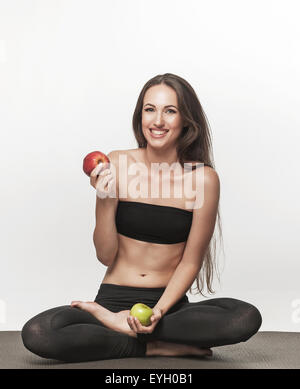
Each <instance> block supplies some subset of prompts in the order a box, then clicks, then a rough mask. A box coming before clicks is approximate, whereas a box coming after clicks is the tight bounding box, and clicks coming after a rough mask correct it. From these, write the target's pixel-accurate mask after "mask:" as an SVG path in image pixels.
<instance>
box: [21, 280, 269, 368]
mask: <svg viewBox="0 0 300 389" xmlns="http://www.w3.org/2000/svg"><path fill="white" fill-rule="evenodd" d="M164 290H165V288H140V287H139V288H136V287H132V286H121V285H114V284H103V283H102V284H101V285H100V288H99V291H98V294H97V296H96V298H95V300H94V301H96V302H97V303H99V304H100V305H102V306H104V307H105V308H107V309H109V310H110V311H112V312H119V311H122V310H125V309H130V308H131V307H132V305H134V304H135V303H137V302H142V303H144V304H147V305H149V306H150V307H151V308H152V307H154V305H155V304H156V302H157V301H158V300H159V298H160V296H161V295H162V294H163V292H164ZM261 323H262V317H261V314H260V312H259V310H258V309H257V308H256V307H255V306H253V305H251V304H250V303H247V302H245V301H241V300H237V299H234V298H229V297H222V298H212V299H208V300H203V301H199V302H189V300H188V297H187V295H184V296H183V297H182V298H181V299H180V300H179V301H178V302H177V303H176V304H175V305H173V307H171V309H169V311H167V312H166V314H165V315H164V316H163V317H162V318H161V320H160V321H159V322H158V324H157V325H156V327H155V329H154V331H153V332H152V333H151V334H138V337H137V338H134V337H132V336H129V335H126V334H123V333H120V332H117V331H113V330H112V329H110V328H107V327H105V326H104V325H103V324H102V323H101V322H100V321H99V320H97V319H96V318H95V317H94V316H93V315H92V314H90V313H89V312H87V311H83V310H81V309H80V308H77V307H71V306H70V305H62V306H58V307H55V308H52V309H48V310H46V311H44V312H41V313H39V314H37V315H36V316H34V317H33V318H31V319H30V320H29V321H28V322H26V323H25V325H24V326H23V328H22V332H21V336H22V340H23V343H24V346H25V347H26V348H27V349H28V350H30V351H31V352H33V353H34V354H36V355H39V356H40V357H43V358H50V359H56V360H60V361H65V362H83V361H93V360H101V359H114V358H130V357H144V356H145V354H146V344H147V342H149V341H151V340H162V341H166V342H174V343H182V344H188V345H194V346H198V347H205V348H208V347H217V346H223V345H227V344H234V343H239V342H245V341H246V340H248V339H249V338H250V337H251V336H253V335H254V334H255V333H256V332H257V331H258V330H259V328H260V326H261Z"/></svg>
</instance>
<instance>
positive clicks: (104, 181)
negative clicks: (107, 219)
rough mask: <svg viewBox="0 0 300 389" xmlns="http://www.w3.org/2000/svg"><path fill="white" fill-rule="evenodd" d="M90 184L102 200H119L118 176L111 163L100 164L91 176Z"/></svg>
mask: <svg viewBox="0 0 300 389" xmlns="http://www.w3.org/2000/svg"><path fill="white" fill-rule="evenodd" d="M90 183H91V185H92V186H93V187H94V188H95V189H96V193H97V196H98V197H99V198H100V199H104V198H106V197H110V198H117V195H116V174H115V170H114V169H112V168H111V166H110V164H109V163H102V162H100V163H99V164H98V165H97V166H96V167H95V169H94V170H92V172H91V174H90Z"/></svg>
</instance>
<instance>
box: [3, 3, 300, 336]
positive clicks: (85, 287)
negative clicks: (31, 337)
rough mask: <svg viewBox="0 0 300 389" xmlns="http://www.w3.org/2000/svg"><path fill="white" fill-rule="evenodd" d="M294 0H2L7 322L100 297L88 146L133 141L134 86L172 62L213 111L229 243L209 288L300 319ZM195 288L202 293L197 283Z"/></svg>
mask: <svg viewBox="0 0 300 389" xmlns="http://www.w3.org/2000/svg"><path fill="white" fill-rule="evenodd" d="M299 10H300V7H299V2H298V1H297V0H295V1H291V0H282V1H275V0H270V1H267V0H255V1H254V0H251V1H250V0H249V1H240V0H227V1H222V0H219V1H216V0H210V1H200V0H189V1H182V0H164V1H161V0H151V1H150V2H149V1H145V0H130V1H129V0H109V1H92V0H76V1H75V0H72V1H67V0H60V1H58V0H56V1H54V0H38V1H33V0H19V1H17V0H9V1H8V0H2V1H0V88H1V90H0V99H1V101H0V126H1V146H0V147H1V153H0V158H1V161H0V162H1V164H0V167H1V202H0V207H1V245H0V250H1V257H0V258H1V259H0V260H1V273H0V330H21V328H22V326H23V324H24V323H25V322H26V321H27V320H28V319H30V318H31V317H32V316H34V315H36V314H37V313H39V312H41V311H43V310H46V309H49V308H52V307H55V306H59V305H65V304H70V302H71V301H72V300H77V299H78V300H85V301H93V299H94V297H95V295H96V293H97V291H98V288H99V285H100V283H101V281H102V278H103V276H104V272H105V270H106V267H105V266H104V265H102V264H101V263H100V262H99V261H98V260H97V258H96V254H95V249H94V246H93V230H94V226H95V200H96V195H95V190H94V189H93V188H92V187H91V186H90V183H89V179H88V177H87V176H86V175H85V174H84V173H83V171H82V160H83V158H84V156H85V155H86V154H87V153H88V152H90V151H94V150H101V151H103V152H105V153H108V152H109V151H111V150H122V149H124V150H125V149H128V148H136V147H137V144H136V141H135V138H134V136H133V131H132V127H131V120H132V115H133V111H134V107H135V104H136V101H137V97H138V94H139V93H140V90H141V88H142V86H143V85H144V84H145V82H146V81H148V80H149V79H150V78H152V77H153V76H155V75H157V74H163V73H166V72H170V73H175V74H177V75H179V76H181V77H183V78H185V79H186V80H187V81H188V82H189V83H191V85H192V86H193V87H194V89H195V90H196V93H197V95H198V97H199V99H200V102H201V104H202V106H203V108H204V111H205V113H206V115H207V117H208V120H209V122H210V126H211V130H212V137H213V151H214V157H215V164H216V170H217V172H218V174H219V177H220V181H221V199H220V209H221V217H222V225H223V239H224V253H225V256H224V254H223V252H222V251H221V249H219V256H218V263H219V268H220V271H221V283H219V282H218V280H217V278H215V282H214V289H215V290H216V293H215V294H214V295H209V296H208V297H207V298H215V297H234V298H237V299H243V300H246V301H248V302H250V303H252V304H254V305H256V306H257V307H258V308H259V309H260V311H261V313H262V316H263V324H262V327H261V329H260V330H262V331H273V330H274V331H300V312H299V311H300V288H299V270H300V264H299V259H300V248H299V216H300V205H299V196H300V185H299V170H298V169H299V163H300V157H299V153H298V154H297V152H298V150H299V141H300V136H299V124H300V123H299V116H298V114H299V89H300V77H299V75H300V73H299V68H300V63H299V62H300V56H299V50H298V44H299V33H300V27H299V23H298V15H299ZM189 298H190V301H199V300H201V299H203V298H204V297H202V296H200V295H192V296H191V295H189Z"/></svg>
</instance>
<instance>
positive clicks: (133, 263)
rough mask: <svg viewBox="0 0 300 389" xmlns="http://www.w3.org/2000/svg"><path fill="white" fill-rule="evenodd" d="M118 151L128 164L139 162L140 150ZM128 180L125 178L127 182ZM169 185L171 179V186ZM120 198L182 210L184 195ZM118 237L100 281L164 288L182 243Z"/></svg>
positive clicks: (119, 235)
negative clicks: (116, 247)
mask: <svg viewBox="0 0 300 389" xmlns="http://www.w3.org/2000/svg"><path fill="white" fill-rule="evenodd" d="M122 153H124V154H125V153H126V155H127V160H128V166H129V164H130V163H134V162H140V161H143V159H142V156H143V154H142V153H143V151H142V149H133V150H122ZM128 166H127V167H128ZM117 180H118V177H117ZM129 181H130V180H129V178H128V185H129ZM173 184H174V183H173V182H172V181H171V187H172V185H173ZM171 193H174V192H171ZM122 200H123V201H124V200H126V201H138V202H144V203H149V204H156V205H166V206H173V207H177V208H182V209H185V201H186V199H185V198H167V199H165V198H163V199H161V198H157V199H149V198H148V199H145V198H139V199H131V198H130V197H128V198H126V199H125V198H122V199H120V201H122ZM189 200H190V199H189ZM118 240H119V248H118V252H117V255H116V258H115V260H114V262H113V263H112V265H111V266H109V267H108V268H107V270H106V274H105V276H104V278H103V280H102V283H104V284H117V285H123V286H133V287H147V288H160V287H166V285H167V284H168V282H169V280H170V278H171V277H172V275H173V273H174V271H175V269H176V267H177V265H178V264H179V262H180V260H181V258H182V255H183V252H184V249H185V246H186V242H180V243H174V244H158V243H150V242H144V241H140V240H137V239H132V238H129V237H127V236H124V235H121V234H119V233H118Z"/></svg>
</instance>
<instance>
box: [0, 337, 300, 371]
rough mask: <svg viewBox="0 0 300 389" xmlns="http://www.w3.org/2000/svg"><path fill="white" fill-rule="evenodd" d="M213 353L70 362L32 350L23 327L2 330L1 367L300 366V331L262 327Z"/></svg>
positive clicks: (211, 367) (218, 348)
mask: <svg viewBox="0 0 300 389" xmlns="http://www.w3.org/2000/svg"><path fill="white" fill-rule="evenodd" d="M212 351H213V355H212V356H211V357H205V358H203V357H202V358H199V357H192V356H187V357H159V356H155V357H144V358H121V359H110V360H99V361H91V362H81V363H66V362H61V361H57V360H52V359H45V358H41V357H39V356H37V355H35V354H33V353H31V352H30V351H28V350H27V349H26V348H25V347H24V345H23V342H22V339H21V332H20V331H0V369H145V368H146V369H300V332H272V331H259V332H258V333H257V334H255V335H254V336H252V337H251V338H250V339H249V340H247V341H246V342H241V343H237V344H234V345H229V346H221V347H213V348H212Z"/></svg>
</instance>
